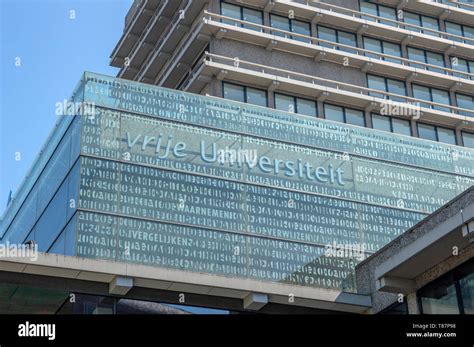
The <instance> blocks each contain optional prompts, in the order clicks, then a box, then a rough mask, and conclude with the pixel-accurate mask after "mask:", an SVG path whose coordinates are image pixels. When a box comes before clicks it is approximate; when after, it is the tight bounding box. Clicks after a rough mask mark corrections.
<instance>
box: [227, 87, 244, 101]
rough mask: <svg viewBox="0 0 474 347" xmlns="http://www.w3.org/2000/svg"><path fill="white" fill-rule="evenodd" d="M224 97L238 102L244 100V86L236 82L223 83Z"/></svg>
mask: <svg viewBox="0 0 474 347" xmlns="http://www.w3.org/2000/svg"><path fill="white" fill-rule="evenodd" d="M224 98H225V99H229V100H234V101H239V102H245V93H244V87H243V86H238V85H236V84H231V83H224Z"/></svg>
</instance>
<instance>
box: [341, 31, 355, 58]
mask: <svg viewBox="0 0 474 347" xmlns="http://www.w3.org/2000/svg"><path fill="white" fill-rule="evenodd" d="M338 40H339V43H341V44H343V45H346V46H351V47H357V38H356V35H354V34H352V33H346V32H344V31H339V33H338ZM340 49H341V51H345V52H350V53H356V52H357V51H356V50H353V49H350V48H347V47H341V48H340Z"/></svg>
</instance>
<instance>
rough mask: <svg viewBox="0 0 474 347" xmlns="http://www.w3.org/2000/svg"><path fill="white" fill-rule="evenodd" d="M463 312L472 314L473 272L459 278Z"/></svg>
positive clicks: (473, 299)
mask: <svg viewBox="0 0 474 347" xmlns="http://www.w3.org/2000/svg"><path fill="white" fill-rule="evenodd" d="M459 287H460V289H461V296H462V303H463V307H464V313H465V314H474V273H471V274H469V275H467V276H466V277H464V278H461V279H460V280H459Z"/></svg>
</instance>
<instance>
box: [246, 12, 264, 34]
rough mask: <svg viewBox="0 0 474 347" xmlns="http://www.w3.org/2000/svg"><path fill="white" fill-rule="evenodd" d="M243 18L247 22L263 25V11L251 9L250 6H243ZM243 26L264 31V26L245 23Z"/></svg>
mask: <svg viewBox="0 0 474 347" xmlns="http://www.w3.org/2000/svg"><path fill="white" fill-rule="evenodd" d="M242 20H244V21H246V22H251V23H255V24H260V25H263V15H262V12H260V11H256V10H252V9H249V8H242ZM243 27H244V28H246V29H252V30H256V31H262V28H260V27H256V26H254V25H249V24H244V25H243Z"/></svg>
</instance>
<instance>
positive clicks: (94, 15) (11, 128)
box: [0, 0, 133, 215]
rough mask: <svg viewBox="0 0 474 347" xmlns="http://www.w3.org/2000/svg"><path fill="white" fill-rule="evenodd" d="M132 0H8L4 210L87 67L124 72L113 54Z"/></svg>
mask: <svg viewBox="0 0 474 347" xmlns="http://www.w3.org/2000/svg"><path fill="white" fill-rule="evenodd" d="M132 2H133V0H0V215H1V214H3V212H4V210H5V207H6V203H7V199H8V194H9V191H10V189H11V190H12V191H13V193H15V191H16V190H17V189H18V188H19V185H20V183H21V181H22V179H23V177H24V176H25V175H26V173H27V171H28V169H29V168H30V166H31V164H32V163H33V160H34V159H35V157H36V155H37V154H38V152H39V150H40V148H41V147H42V145H43V144H44V142H45V140H46V138H47V136H48V134H49V133H50V131H51V129H52V128H53V127H54V124H55V122H56V116H55V104H56V102H62V101H63V100H64V99H69V97H70V96H71V93H72V91H73V89H74V87H75V86H76V84H77V82H78V81H79V79H80V77H81V74H82V72H84V71H92V72H98V73H103V74H108V75H116V74H117V72H118V69H117V68H113V67H111V66H109V56H110V54H111V53H112V50H113V48H114V47H115V44H116V43H117V42H118V40H119V38H120V36H121V34H122V31H123V28H124V21H125V15H126V14H127V12H128V9H129V8H130V6H131V4H132ZM18 58H19V59H18ZM17 65H19V66H17Z"/></svg>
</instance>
